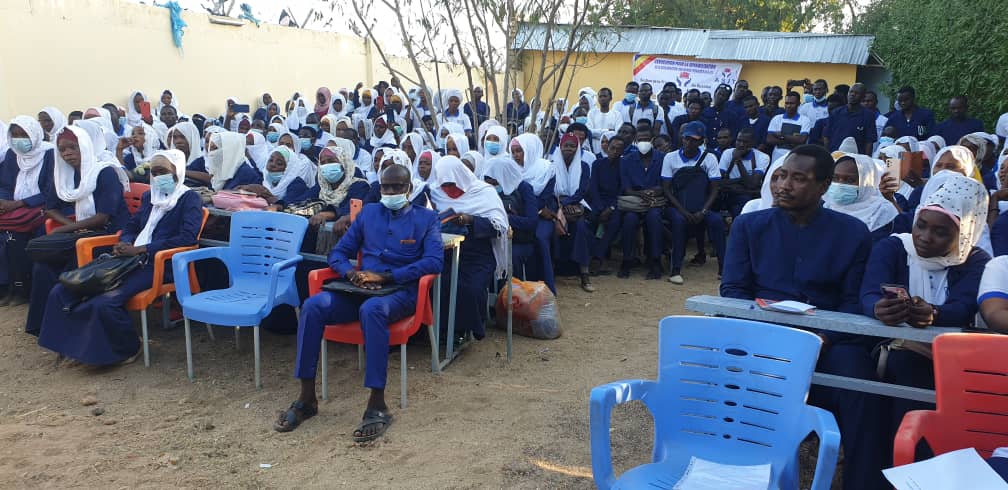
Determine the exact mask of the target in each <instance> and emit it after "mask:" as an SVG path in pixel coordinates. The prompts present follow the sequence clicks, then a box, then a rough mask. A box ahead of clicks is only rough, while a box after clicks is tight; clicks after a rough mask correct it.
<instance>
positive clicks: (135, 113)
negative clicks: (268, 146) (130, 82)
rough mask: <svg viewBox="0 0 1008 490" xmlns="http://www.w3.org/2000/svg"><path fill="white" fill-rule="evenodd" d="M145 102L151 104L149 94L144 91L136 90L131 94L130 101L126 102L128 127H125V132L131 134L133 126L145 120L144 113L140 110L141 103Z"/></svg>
mask: <svg viewBox="0 0 1008 490" xmlns="http://www.w3.org/2000/svg"><path fill="white" fill-rule="evenodd" d="M144 102H147V103H148V104H150V101H148V99H147V95H145V94H144V93H143V92H141V91H139V90H135V91H133V93H131V94H130V98H129V102H128V103H127V104H126V127H125V128H123V133H124V134H129V132H130V131H131V130H132V129H133V128H135V127H137V126H139V125H140V124H141V123H143V122H145V121H144V120H143V114H142V113H141V110H140V105H141V104H143V103H144ZM151 122H154V121H151Z"/></svg>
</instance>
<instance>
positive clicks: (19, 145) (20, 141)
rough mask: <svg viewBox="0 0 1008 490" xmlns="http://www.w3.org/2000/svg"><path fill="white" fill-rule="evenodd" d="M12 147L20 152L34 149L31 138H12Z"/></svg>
mask: <svg viewBox="0 0 1008 490" xmlns="http://www.w3.org/2000/svg"><path fill="white" fill-rule="evenodd" d="M10 145H11V148H14V151H17V152H18V153H28V152H29V151H32V142H31V138H11V140H10Z"/></svg>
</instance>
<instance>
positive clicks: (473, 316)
mask: <svg viewBox="0 0 1008 490" xmlns="http://www.w3.org/2000/svg"><path fill="white" fill-rule="evenodd" d="M472 218H473V223H472V224H471V225H468V226H466V227H464V230H461V231H462V233H461V234H463V235H465V241H464V242H462V247H461V250H460V251H459V269H458V270H459V273H458V289H456V291H457V300H456V303H455V336H456V337H462V336H465V335H466V334H467V333H469V332H472V334H473V337H475V338H476V339H482V338H483V337H484V336H485V335H486V332H485V330H484V324H485V323H486V320H487V318H486V317H487V286H488V285H489V284H490V281H491V280H492V279H493V273H494V269H495V268H496V267H497V261H496V260H495V259H494V254H493V241H494V240H496V239H497V236H498V232H497V230H496V229H495V228H494V227H493V224H491V223H490V220H488V219H486V218H484V217H482V216H473V217H472ZM443 230H444V231H445V232H446V233H458V232H459V231H460V230H458V229H456V227H454V226H452V227H450V228H443ZM450 295H451V281H450V280H449V278H448V277H446V276H442V281H441V311H442V312H447V311H449V305H450V302H449V299H450ZM440 328H441V332H442V334H443V335H442V337H441V338H445V335H447V333H446V332H447V331H448V315H447V314H443V315H441V327H440Z"/></svg>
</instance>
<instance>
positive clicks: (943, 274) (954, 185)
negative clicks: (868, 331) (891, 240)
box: [895, 172, 988, 305]
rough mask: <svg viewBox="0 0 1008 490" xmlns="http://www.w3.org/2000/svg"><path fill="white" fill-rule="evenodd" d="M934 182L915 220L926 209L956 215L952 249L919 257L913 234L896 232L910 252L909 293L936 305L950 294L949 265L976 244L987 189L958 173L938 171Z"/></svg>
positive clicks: (960, 260)
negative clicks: (956, 236) (947, 252)
mask: <svg viewBox="0 0 1008 490" xmlns="http://www.w3.org/2000/svg"><path fill="white" fill-rule="evenodd" d="M931 182H935V184H936V185H935V189H934V191H933V192H932V193H931V194H930V195H929V196H928V197H927V199H922V200H921V205H920V207H918V208H917V212H916V213H914V222H915V223H916V222H917V218H918V216H919V215H920V212H921V211H922V210H925V209H934V210H940V211H939V212H942V213H944V214H948V215H952V216H955V218H957V219H958V222H959V223H958V224H959V238H958V240H957V242H956V243H955V245H954V246H953V247H952V251H951V252H949V254H948V255H945V256H943V257H928V258H924V257H919V256H918V255H917V248H916V247H914V243H913V235H912V234H911V233H901V234H898V235H895V236H897V237H899V239H900V241H902V242H903V249H904V250H906V253H907V268H908V269H909V273H910V277H909V279H910V280H909V284H908V285H907V286H908V292H909V293H910V295H911V296H920V297H921V298H923V299H924V300H925V301H927V302H928V303H930V304H933V305H941V304H944V303H945V300H946V299H947V295H948V277H947V275H948V268H949V267H954V266H957V265H960V264H962V263H964V262H966V259H967V258H968V257H969V254H970V252H971V251H972V250H973V247H974V246H976V245H977V241H978V240H979V239H980V236H981V234H982V233H983V230H984V227H985V225H986V221H987V200H988V196H987V190H986V189H985V188H984V186H983V184H980V183H979V182H977V181H975V180H973V179H971V178H968V177H965V176H962V175H959V174H958V173H956V172H939V173H938V174H937V175H934V176H932V177H931V179H930V180H929V181H928V184H929V185H930V184H931Z"/></svg>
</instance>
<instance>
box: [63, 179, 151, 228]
mask: <svg viewBox="0 0 1008 490" xmlns="http://www.w3.org/2000/svg"><path fill="white" fill-rule="evenodd" d="M149 190H150V186H149V185H147V184H141V183H139V182H130V184H129V190H128V191H126V192H124V193H123V198H124V199H125V200H126V209H127V210H128V211H129V214H130V215H134V214H136V213H137V211H139V210H140V205H141V204H143V195H144V193H145V192H147V191H149ZM67 218H70V219H74V217H73V216H67ZM60 226H61V225H60V224H59V223H58V222H57V221H56V220H54V219H52V218H46V220H45V232H46V235H48V234H50V233H52V231H53V230H55V229H56V228H58V227H60ZM116 236H118V235H116Z"/></svg>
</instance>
